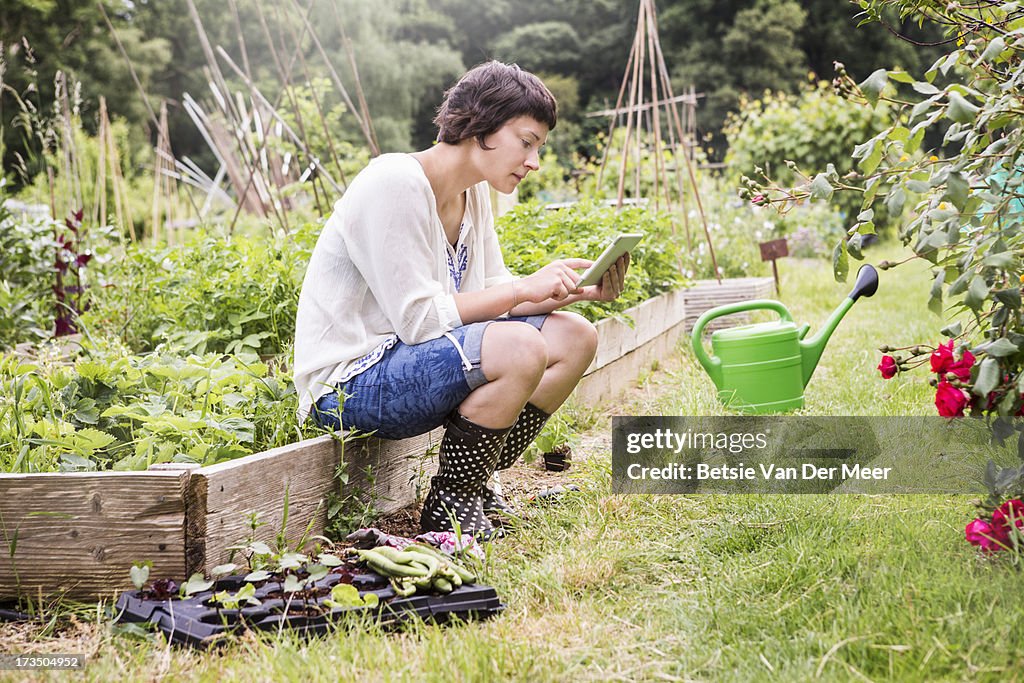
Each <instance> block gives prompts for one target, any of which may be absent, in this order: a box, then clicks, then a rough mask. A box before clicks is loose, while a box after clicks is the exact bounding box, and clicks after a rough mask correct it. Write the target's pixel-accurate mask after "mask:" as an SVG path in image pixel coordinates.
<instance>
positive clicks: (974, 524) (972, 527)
mask: <svg viewBox="0 0 1024 683" xmlns="http://www.w3.org/2000/svg"><path fill="white" fill-rule="evenodd" d="M964 535H965V536H966V537H967V542H968V543H970V544H971V545H976V546H980V547H982V548H984V549H985V550H1000V549H1001V548H1002V547H1003V546H1002V545H1001V541H1000V539H999V537H998V535H997V533H996V531H995V529H994V528H993V527H992V525H991V524H989V523H988V522H986V521H985V520H983V519H975V520H973V521H971V522H970V523H969V524H968V525H967V528H965V529H964Z"/></svg>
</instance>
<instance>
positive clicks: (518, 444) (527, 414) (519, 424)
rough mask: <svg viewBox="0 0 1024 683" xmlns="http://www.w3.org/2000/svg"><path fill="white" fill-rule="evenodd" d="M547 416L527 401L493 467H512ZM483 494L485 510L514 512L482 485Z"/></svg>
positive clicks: (501, 499) (507, 513)
mask: <svg viewBox="0 0 1024 683" xmlns="http://www.w3.org/2000/svg"><path fill="white" fill-rule="evenodd" d="M549 417H551V415H550V414H548V413H545V412H544V411H543V410H541V409H540V408H538V407H537V406H535V405H533V404H532V403H527V404H526V406H525V407H524V408H523V411H522V412H521V413H519V419H517V420H516V423H515V424H514V425H513V426H512V430H511V431H510V432H509V433H508V438H507V439H505V446H504V448H502V450H501V455H499V456H498V465H497V467H496V468H495V469H496V470H497V471H499V472H500V471H501V470H507V469H508V468H509V467H512V465H514V464H515V462H516V460H519V456H521V455H522V454H523V453H524V452H525V451H526V448H527V446H529V445H530V444H531V443H533V440H534V439H536V438H537V435H538V434H540V432H541V430H542V429H544V425H545V424H546V423H547V421H548V418H549ZM483 496H484V511H485V512H498V513H501V514H506V515H514V514H515V511H514V510H513V509H512V507H511V506H510V505H509V504H508V503H507V502H506V501H505V499H504V498H503V497H502V496H501V495H499V494H498V493H497V492H496V491H494V490H493V489H490V488H488V487H487V486H484V494H483Z"/></svg>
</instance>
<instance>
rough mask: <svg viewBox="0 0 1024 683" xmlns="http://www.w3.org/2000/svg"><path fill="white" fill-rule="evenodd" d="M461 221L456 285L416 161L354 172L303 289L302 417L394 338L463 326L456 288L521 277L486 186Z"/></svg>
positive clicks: (299, 335)
mask: <svg viewBox="0 0 1024 683" xmlns="http://www.w3.org/2000/svg"><path fill="white" fill-rule="evenodd" d="M464 222H465V226H464V228H463V230H462V234H461V235H460V237H459V245H458V246H459V247H462V246H464V247H465V252H464V253H465V258H466V262H465V266H464V270H463V272H462V277H461V287H460V288H458V289H456V284H455V282H454V279H453V277H452V274H451V273H450V270H449V263H448V261H449V250H450V249H451V245H449V244H448V240H447V237H446V236H445V232H444V227H443V226H442V225H441V220H440V218H439V217H438V215H437V201H436V200H435V198H434V193H433V190H431V187H430V182H429V181H428V180H427V177H426V175H425V174H424V173H423V168H422V167H421V166H420V164H419V162H418V161H416V159H415V158H414V157H412V156H410V155H408V154H385V155H382V156H380V157H377V158H376V159H374V160H373V161H371V162H370V164H369V165H368V166H367V167H366V168H365V169H363V171H362V172H360V173H359V175H358V176H356V178H355V179H354V180H353V181H352V183H351V184H350V185H349V187H348V189H347V190H346V191H345V194H344V196H343V197H342V198H341V199H340V200H338V202H337V203H336V204H335V205H334V213H333V214H332V215H331V217H330V218H329V219H328V220H327V223H326V224H325V225H324V229H323V231H321V233H320V237H319V239H318V240H317V243H316V247H314V249H313V254H312V256H311V258H310V261H309V266H308V267H307V269H306V276H305V279H304V280H303V283H302V292H301V294H300V295H299V308H298V313H297V315H296V320H295V362H294V366H293V371H294V382H295V390H296V392H297V393H298V396H299V409H298V413H297V415H298V419H299V422H300V423H301V422H302V421H303V420H305V418H306V416H307V415H308V414H309V411H310V408H311V407H312V406H313V404H314V403H315V402H316V401H317V400H318V399H319V398H320V397H321V396H323V395H324V394H326V393H328V392H330V391H333V390H334V387H335V385H337V384H338V383H339V382H344V381H347V380H349V379H351V378H352V377H354V376H355V375H356V374H358V373H359V372H362V371H363V370H365V369H366V368H368V367H370V366H371V365H372V364H373V363H375V362H377V360H379V359H380V357H381V356H382V355H383V353H384V351H386V350H387V349H388V348H390V347H391V346H393V345H394V344H395V342H396V341H397V340H400V341H402V342H403V343H405V344H419V343H421V342H425V341H429V340H431V339H436V338H437V337H440V336H442V335H444V334H445V333H446V332H448V331H449V330H451V329H453V328H456V327H459V326H461V325H462V319H461V318H460V317H459V311H458V309H457V308H456V306H455V297H454V294H455V292H456V291H463V292H472V291H479V290H481V289H486V288H488V287H493V286H495V285H500V284H505V283H508V282H512V281H513V280H515V277H514V276H513V275H512V273H510V272H509V270H508V269H507V268H506V267H505V262H504V259H503V258H502V256H501V248H500V247H499V245H498V238H497V235H496V234H495V232H494V219H493V216H492V215H491V206H490V197H489V194H488V190H487V184H486V183H480V184H478V185H475V186H473V187H471V188H469V190H467V192H466V213H465V218H464ZM462 253H463V252H462V249H461V248H460V249H459V252H458V256H459V258H460V259H461V257H462ZM459 266H460V270H461V269H462V264H459Z"/></svg>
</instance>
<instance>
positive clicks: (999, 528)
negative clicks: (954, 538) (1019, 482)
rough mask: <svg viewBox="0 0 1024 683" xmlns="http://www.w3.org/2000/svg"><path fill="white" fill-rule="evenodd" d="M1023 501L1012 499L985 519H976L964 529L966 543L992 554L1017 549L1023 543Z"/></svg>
mask: <svg viewBox="0 0 1024 683" xmlns="http://www.w3.org/2000/svg"><path fill="white" fill-rule="evenodd" d="M1022 528H1024V501H1021V500H1020V499H1019V498H1013V499H1010V500H1008V501H1006V502H1005V503H1003V504H1002V505H1000V506H999V507H998V508H996V510H995V511H994V512H993V513H992V514H991V515H989V516H987V518H982V517H978V518H977V519H974V520H972V521H971V522H970V523H969V524H968V525H967V527H966V528H965V529H964V535H965V536H966V538H967V542H968V543H970V544H971V545H976V546H978V547H980V548H982V549H983V550H989V551H992V552H995V551H998V550H1009V549H1011V548H1017V547H1018V546H1019V544H1020V543H1021V542H1022V541H1024V534H1022V533H1021V529H1022Z"/></svg>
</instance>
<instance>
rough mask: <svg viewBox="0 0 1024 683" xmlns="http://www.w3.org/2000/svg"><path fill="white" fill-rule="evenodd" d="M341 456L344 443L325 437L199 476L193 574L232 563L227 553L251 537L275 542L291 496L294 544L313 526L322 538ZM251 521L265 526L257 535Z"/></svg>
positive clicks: (191, 520) (191, 529)
mask: <svg viewBox="0 0 1024 683" xmlns="http://www.w3.org/2000/svg"><path fill="white" fill-rule="evenodd" d="M341 455H342V445H341V442H340V440H339V439H335V438H334V437H332V436H322V437H319V438H316V439H307V440H305V441H300V442H298V443H294V444H290V445H288V446H282V447H280V448H274V449H271V450H269V451H264V452H262V453H254V454H253V455H247V456H245V457H244V458H239V459H237V460H231V461H229V462H224V463H220V464H217V465H210V466H209V467H201V468H199V469H198V470H194V471H193V472H192V475H191V476H190V477H189V484H188V494H187V497H186V500H187V505H188V530H187V537H188V548H187V549H186V553H185V564H186V567H187V570H188V572H189V573H192V572H195V571H202V570H204V569H209V568H211V567H214V566H216V565H218V564H223V563H224V562H227V561H228V558H229V555H230V551H229V550H228V548H229V547H230V546H232V545H236V544H237V543H239V542H242V541H245V539H246V538H248V537H249V536H250V535H252V536H253V537H254V538H256V539H258V540H263V541H272V540H273V539H274V538H275V536H276V535H277V534H278V532H279V531H281V527H282V521H283V519H284V513H285V507H284V502H285V493H286V492H287V495H288V522H287V528H286V529H285V535H286V537H287V539H288V542H289V544H294V543H295V542H296V541H298V539H299V537H300V536H301V535H302V533H303V531H305V529H306V525H307V524H309V522H310V520H313V533H321V532H322V531H323V528H324V523H325V521H326V519H327V498H328V496H329V495H330V494H331V493H332V492H334V491H336V490H338V481H337V479H336V478H335V470H336V469H337V466H338V463H340V462H341ZM252 515H256V516H257V517H258V519H259V521H260V522H264V523H265V524H264V525H263V526H261V527H260V528H259V529H257V530H256V532H255V534H252V532H251V529H250V518H251V517H252Z"/></svg>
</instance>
